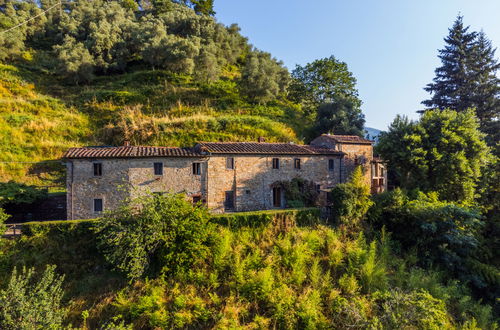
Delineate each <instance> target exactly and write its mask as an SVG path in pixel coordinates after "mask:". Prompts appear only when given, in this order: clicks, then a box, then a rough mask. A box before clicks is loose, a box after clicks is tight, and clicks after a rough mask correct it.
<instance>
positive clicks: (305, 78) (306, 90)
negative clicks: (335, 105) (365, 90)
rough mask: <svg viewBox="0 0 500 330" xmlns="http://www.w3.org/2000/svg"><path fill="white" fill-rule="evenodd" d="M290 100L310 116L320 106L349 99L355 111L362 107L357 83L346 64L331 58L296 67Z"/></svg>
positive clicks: (293, 73)
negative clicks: (306, 110) (297, 103)
mask: <svg viewBox="0 0 500 330" xmlns="http://www.w3.org/2000/svg"><path fill="white" fill-rule="evenodd" d="M292 78H293V80H292V84H291V86H290V96H291V98H292V99H294V100H295V101H296V102H299V103H302V104H303V106H304V107H305V108H306V109H309V111H310V112H312V111H314V110H315V109H317V108H318V107H319V106H320V105H321V104H323V103H332V102H335V100H341V99H349V100H350V101H351V103H352V105H353V107H354V108H355V109H359V107H360V106H361V100H359V98H358V91H357V89H356V79H355V78H354V77H353V75H352V73H351V72H350V71H349V70H348V68H347V64H346V63H345V62H341V61H339V60H337V59H336V58H335V57H334V56H330V57H329V58H323V59H319V60H315V61H314V62H311V63H308V64H306V65H305V66H300V65H297V67H296V68H295V70H293V72H292Z"/></svg>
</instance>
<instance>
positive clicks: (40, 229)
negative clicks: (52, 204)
mask: <svg viewBox="0 0 500 330" xmlns="http://www.w3.org/2000/svg"><path fill="white" fill-rule="evenodd" d="M96 221H98V220H97V219H88V220H58V221H33V222H26V223H23V225H22V229H23V235H24V236H29V237H32V236H37V235H39V236H46V237H49V238H50V239H52V240H56V241H68V239H69V240H71V239H82V238H83V237H85V236H88V235H92V228H94V224H95V222H96ZM68 237H69V238H68Z"/></svg>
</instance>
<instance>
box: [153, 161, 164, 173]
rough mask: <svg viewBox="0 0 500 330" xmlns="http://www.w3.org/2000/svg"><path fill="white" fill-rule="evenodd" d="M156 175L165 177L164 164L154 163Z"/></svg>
mask: <svg viewBox="0 0 500 330" xmlns="http://www.w3.org/2000/svg"><path fill="white" fill-rule="evenodd" d="M153 166H154V169H155V175H163V163H154V164H153Z"/></svg>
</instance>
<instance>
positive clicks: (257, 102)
mask: <svg viewBox="0 0 500 330" xmlns="http://www.w3.org/2000/svg"><path fill="white" fill-rule="evenodd" d="M213 15H214V10H213V1H212V0H196V1H194V0H192V1H180V0H179V1H171V0H153V1H133V0H125V1H102V0H97V1H95V0H94V1H90V0H80V1H73V2H71V1H70V2H63V3H59V2H56V1H53V0H43V1H40V2H31V1H19V0H6V1H1V2H0V31H2V33H0V61H1V63H0V147H1V150H2V152H0V181H2V182H3V183H1V184H0V207H5V206H6V205H8V204H12V203H29V202H32V201H34V200H36V199H39V198H43V197H44V196H46V194H47V191H46V190H44V189H37V188H36V187H34V186H32V185H26V183H28V184H33V183H35V184H38V185H40V184H43V185H48V186H58V187H59V189H60V187H61V182H62V179H63V177H64V176H63V174H64V169H63V167H62V166H61V164H60V163H59V161H58V160H57V159H58V158H59V157H60V156H61V155H62V153H63V152H64V150H66V149H67V148H68V147H70V146H80V145H89V144H90V145H102V144H116V145H119V144H122V143H123V142H124V141H125V140H129V141H131V142H132V143H133V144H137V145H138V144H153V145H169V146H186V145H192V144H193V143H194V142H195V141H199V140H205V141H249V140H256V139H257V137H260V136H262V137H265V138H266V139H267V141H269V142H275V141H281V142H289V141H294V142H307V141H308V140H309V139H310V138H312V137H313V136H314V135H317V134H319V133H326V132H332V131H333V132H335V133H341V134H362V129H363V125H364V116H363V114H362V112H361V106H362V102H361V100H360V98H359V95H358V92H357V89H356V79H355V78H354V76H353V75H352V74H351V73H350V72H349V70H348V67H347V64H346V63H344V62H342V61H339V60H338V59H336V58H335V57H334V56H331V57H328V58H325V59H319V60H316V61H313V62H311V63H309V64H306V65H304V66H300V65H299V66H297V67H296V68H295V69H294V70H293V71H292V72H291V73H290V72H289V71H288V70H287V69H286V68H285V67H284V66H283V64H282V63H281V62H280V61H278V60H276V59H274V58H273V57H272V55H271V54H269V53H266V52H263V51H261V50H258V49H255V48H254V47H253V46H252V45H251V44H250V43H249V42H248V40H247V39H246V38H244V37H243V36H242V35H241V34H240V32H239V28H238V27H237V25H231V26H224V25H222V24H220V23H218V22H217V21H216V19H215V18H214V17H213ZM29 17H35V19H33V20H31V21H30V22H29V24H21V23H23V22H24V21H25V20H26V19H28V18H29ZM445 42H446V46H445V48H444V49H443V50H442V51H441V52H440V58H441V59H442V60H443V66H442V67H440V68H438V69H437V70H436V79H435V80H434V82H433V83H431V84H429V85H428V87H427V90H428V91H429V92H430V93H431V98H430V99H429V100H427V101H424V104H425V105H426V106H427V107H428V108H429V109H426V111H425V112H424V113H423V114H422V116H421V118H420V119H419V120H417V121H413V122H412V121H409V120H407V119H406V118H403V117H398V118H396V119H395V120H394V122H393V123H392V124H391V126H390V127H389V131H388V132H386V133H384V134H382V136H381V137H380V143H379V146H378V149H377V152H378V153H380V155H381V156H382V157H383V158H384V159H385V160H387V162H388V166H389V170H390V172H389V175H390V176H391V181H392V183H393V184H394V185H396V186H398V187H399V189H395V190H393V191H391V192H387V193H384V194H381V195H378V196H370V195H369V189H368V187H366V186H365V185H364V184H363V182H362V180H361V175H362V173H361V169H358V170H356V171H355V172H354V174H353V177H352V178H351V180H350V181H349V182H347V183H344V184H341V185H338V186H337V187H336V188H335V189H333V190H332V191H331V198H332V203H333V205H332V206H333V208H332V210H333V214H332V218H331V219H328V221H327V222H325V221H324V219H323V220H322V219H321V218H320V211H319V210H318V209H314V208H313V209H300V210H283V211H276V212H275V211H267V212H255V213H242V214H226V215H221V216H211V215H209V214H208V212H207V210H205V209H203V208H200V207H195V206H193V205H190V204H187V203H186V201H185V200H184V199H183V198H181V197H179V196H170V195H167V196H151V197H150V198H146V199H143V200H141V201H131V203H129V204H126V205H124V206H123V207H122V208H120V209H118V210H116V211H114V212H111V213H108V214H106V215H105V216H104V217H103V218H102V219H96V220H92V221H72V222H46V223H32V224H27V225H25V226H24V228H23V236H22V237H21V238H20V239H17V240H4V239H1V240H0V243H1V244H0V328H6V329H16V328H30V329H39V328H47V327H53V328H61V327H63V328H69V327H71V326H73V327H79V328H83V329H94V328H98V329H130V328H286V329H288V328H309V329H315V328H339V329H345V328H359V329H361V328H363V329H366V328H375V329H386V328H389V329H395V328H406V329H415V328H419V329H420V328H422V329H436V328H459V329H477V328H482V329H495V328H498V317H499V305H498V296H499V295H500V292H499V291H498V290H499V287H500V279H499V278H500V275H499V274H500V273H499V265H500V257H499V253H498V252H499V251H500V243H499V239H498V237H499V234H500V225H499V224H500V218H499V214H500V198H499V191H498V189H499V187H500V184H499V176H498V173H499V170H498V166H499V165H498V158H497V156H498V134H497V133H498V131H499V130H498V129H495V128H496V127H497V126H498V113H499V112H498V111H499V104H500V102H499V94H498V93H499V90H500V87H499V81H498V78H497V77H496V76H495V74H496V73H497V71H498V68H499V65H498V61H497V60H496V58H495V55H494V54H495V51H494V49H493V48H492V45H491V43H490V41H489V40H488V39H487V38H486V36H485V34H484V33H479V34H476V33H473V32H472V33H471V32H469V31H468V28H467V27H464V25H463V23H462V18H461V17H459V18H458V19H457V21H456V22H455V24H454V26H453V27H452V29H450V35H449V36H448V37H447V38H446V39H445ZM459 83H460V84H459ZM495 118H496V119H495ZM54 160H56V161H54ZM10 180H11V181H10ZM280 184H281V185H282V186H283V187H284V188H285V189H284V191H285V196H286V198H287V200H288V201H290V203H289V204H290V205H293V206H294V207H303V206H315V205H316V203H317V198H318V196H317V192H316V191H315V189H314V187H313V186H312V183H310V182H305V181H303V180H300V179H296V180H292V181H290V182H281V183H280ZM8 217H9V216H8V215H7V214H5V212H4V211H3V210H2V209H1V208H0V231H1V232H4V229H5V228H4V226H3V223H4V222H5V220H6V219H8ZM282 224H284V225H282ZM290 224H292V226H290ZM54 265H55V266H54Z"/></svg>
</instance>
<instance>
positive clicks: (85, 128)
mask: <svg viewBox="0 0 500 330" xmlns="http://www.w3.org/2000/svg"><path fill="white" fill-rule="evenodd" d="M233 71H234V68H233ZM47 72H48V70H44V69H43V68H40V67H39V66H37V65H36V64H35V63H34V61H33V62H30V61H25V62H23V63H18V65H17V66H14V65H5V64H0V148H1V149H2V153H1V154H0V161H4V162H6V161H9V162H28V161H30V162H41V161H46V160H55V159H58V157H60V156H61V155H62V153H63V152H64V150H66V149H67V148H68V147H72V146H80V145H88V144H91V145H96V144H111V145H120V144H121V143H123V140H125V139H128V140H130V141H131V142H132V143H133V144H136V145H139V144H150V145H168V146H190V145H193V144H194V143H195V142H196V141H255V140H256V139H257V138H258V137H259V136H264V137H266V138H267V140H268V141H270V142H274V141H281V142H288V141H294V142H299V141H300V138H298V135H300V133H301V130H302V129H303V128H304V127H303V126H304V125H301V124H300V123H303V120H301V114H300V108H298V107H297V106H296V105H294V104H290V103H288V102H286V101H276V102H275V103H273V104H268V105H265V106H264V105H262V106H261V105H251V104H248V103H246V102H245V101H244V98H243V97H242V96H241V95H240V94H239V91H238V89H237V85H236V83H235V82H234V80H231V79H232V78H234V77H233V76H234V75H235V73H234V72H230V71H228V72H226V74H225V77H223V78H222V79H221V80H219V81H217V82H215V83H211V84H203V83H196V82H193V81H192V80H191V78H190V77H187V76H180V75H174V74H170V73H168V72H165V71H147V70H146V71H145V70H141V69H140V68H137V69H136V70H135V71H133V72H131V73H126V74H121V75H114V76H102V77H99V78H97V79H96V81H95V82H94V83H92V84H91V85H89V86H71V85H67V84H65V83H64V82H63V81H60V80H58V79H56V78H55V77H54V76H52V75H50V74H48V73H47ZM236 75H237V74H236ZM228 77H230V78H228ZM49 164H52V165H49ZM63 174H64V171H63V169H62V167H61V166H60V165H57V162H55V163H39V164H26V163H2V164H1V165H0V181H7V180H10V179H14V180H16V181H21V182H28V183H38V184H49V185H51V184H54V182H53V181H54V180H57V179H59V180H60V179H61V177H62V176H63Z"/></svg>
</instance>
